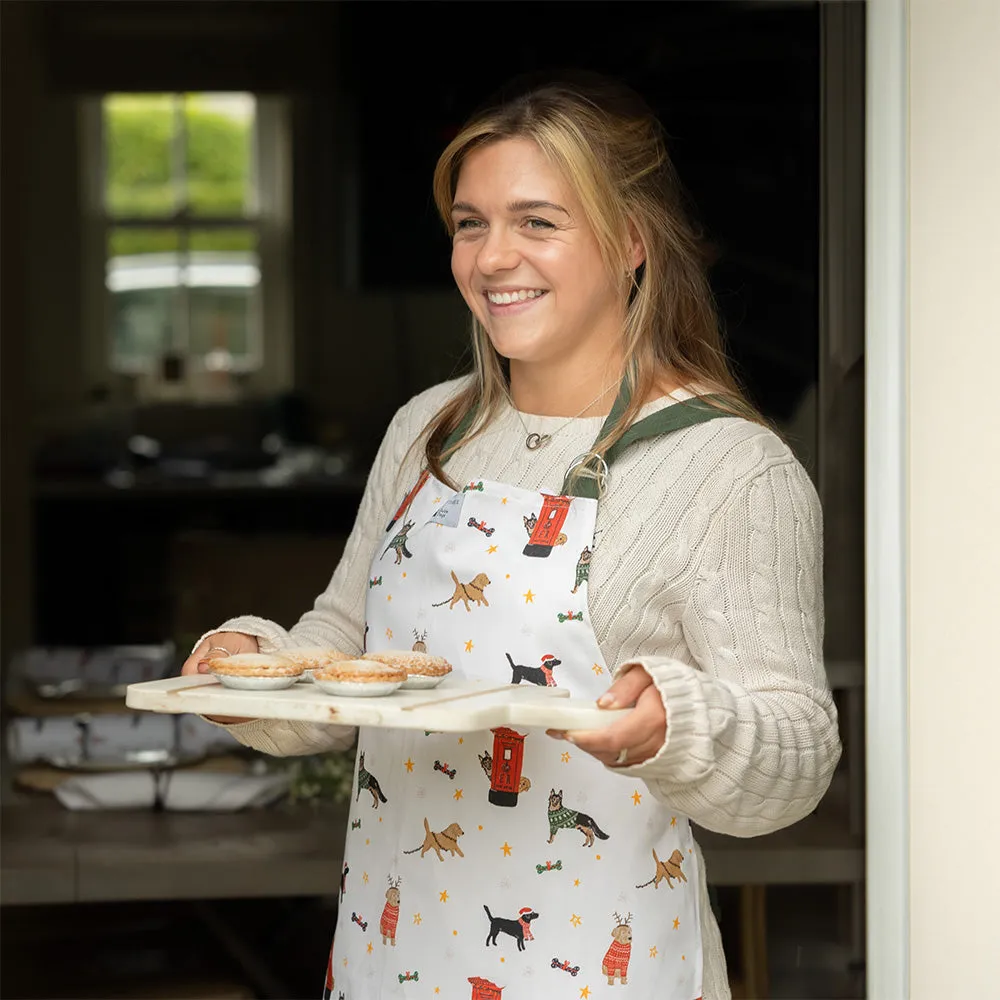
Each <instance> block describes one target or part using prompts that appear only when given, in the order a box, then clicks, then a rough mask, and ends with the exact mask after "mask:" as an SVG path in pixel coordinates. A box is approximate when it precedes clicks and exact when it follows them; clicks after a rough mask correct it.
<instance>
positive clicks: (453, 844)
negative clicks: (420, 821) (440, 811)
mask: <svg viewBox="0 0 1000 1000" xmlns="http://www.w3.org/2000/svg"><path fill="white" fill-rule="evenodd" d="M464 835H465V831H464V830H463V829H462V828H461V827H460V826H459V825H458V824H457V823H449V824H448V825H447V826H446V827H445V828H444V829H443V830H440V831H438V832H437V833H434V832H433V831H432V830H431V826H430V823H428V822H427V817H426V816H425V817H424V842H423V843H422V844H421V845H420V846H419V847H414V848H413V850H412V851H403V853H404V854H416V853H417V851H420V857H423V856H424V855H425V854H426V853H427V852H428V851H433V852H434V853H435V854H436V855H437V858H438V861H444V855H442V853H441V852H442V851H448V852H450V853H451V856H452V857H454V856H455V855H456V854H457V855H458V856H459V857H460V858H464V857H465V855H464V854H463V853H462V848H461V847H459V846H458V838H459V837H462V836H464Z"/></svg>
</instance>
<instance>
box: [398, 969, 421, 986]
mask: <svg viewBox="0 0 1000 1000" xmlns="http://www.w3.org/2000/svg"><path fill="white" fill-rule="evenodd" d="M399 981H400V982H401V983H410V982H413V983H417V982H419V981H420V973H419V972H410V970H409V969H407V970H406V975H405V976H404V975H403V973H402V972H401V973H400V974H399Z"/></svg>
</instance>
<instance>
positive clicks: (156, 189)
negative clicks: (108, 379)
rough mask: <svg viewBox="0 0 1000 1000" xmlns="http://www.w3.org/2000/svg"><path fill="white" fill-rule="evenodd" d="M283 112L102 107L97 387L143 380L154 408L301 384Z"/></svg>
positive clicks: (93, 278) (94, 245)
mask: <svg viewBox="0 0 1000 1000" xmlns="http://www.w3.org/2000/svg"><path fill="white" fill-rule="evenodd" d="M283 110H284V109H283V105H282V104H281V102H279V101H276V100H274V99H262V98H258V97H256V96H255V95H253V94H248V93H232V92H231V93H170V94H106V95H104V96H103V97H101V98H100V99H99V100H98V101H94V102H89V107H88V108H87V109H86V112H85V114H84V127H85V138H86V140H87V147H88V148H87V155H85V158H84V159H85V161H86V163H87V165H88V168H89V184H88V187H89V193H90V197H89V203H90V207H91V212H90V218H91V225H90V226H89V227H88V232H89V237H88V239H89V247H88V248H87V249H88V252H87V253H86V254H85V256H86V258H87V262H88V263H87V269H88V274H87V276H86V278H85V290H86V291H89V293H90V297H91V299H92V300H93V306H94V308H93V309H91V310H89V312H90V313H92V317H91V325H92V327H93V328H94V333H95V340H96V342H97V344H98V345H99V347H98V348H95V350H94V352H93V355H94V359H95V362H96V364H95V369H97V370H95V372H94V374H95V376H98V377H99V372H101V371H103V372H104V373H105V374H108V373H118V374H120V375H125V376H134V377H135V378H136V382H137V384H138V385H139V386H140V393H139V395H143V396H148V395H153V396H163V395H172V396H175V397H176V396H182V397H183V396H207V397H218V396H226V395H232V394H233V392H235V391H236V389H237V388H238V387H239V386H240V385H244V384H247V382H248V381H250V380H252V379H254V377H256V381H257V383H258V384H259V385H260V387H261V388H272V389H273V388H281V387H284V385H286V384H287V382H288V381H289V375H290V372H289V369H290V361H289V359H290V356H291V349H290V344H289V343H288V341H289V328H290V323H289V316H288V313H289V310H288V308H287V303H288V298H289V297H288V288H287V286H288V281H287V275H286V270H287V261H288V252H287V247H288V229H289V226H288V215H289V212H288V207H289V205H288V203H289V201H290V198H289V195H288V192H287V190H286V188H287V178H288V174H289V170H288V164H287V162H285V161H286V160H287V155H286V153H285V151H286V150H287V148H288V143H287V142H286V141H283V139H284V133H285V128H284V125H285V121H284V119H285V117H286V116H285V115H284V114H283ZM99 271H100V272H101V273H100V276H99Z"/></svg>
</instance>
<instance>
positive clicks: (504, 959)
mask: <svg viewBox="0 0 1000 1000" xmlns="http://www.w3.org/2000/svg"><path fill="white" fill-rule="evenodd" d="M506 961H507V959H506V958H504V957H503V955H501V956H500V964H501V965H503V963H504V962H506Z"/></svg>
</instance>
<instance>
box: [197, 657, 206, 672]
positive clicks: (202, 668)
mask: <svg viewBox="0 0 1000 1000" xmlns="http://www.w3.org/2000/svg"><path fill="white" fill-rule="evenodd" d="M198 673H199V674H207V673H208V664H207V663H206V662H205V661H204V660H202V661H201V662H200V663H199V664H198Z"/></svg>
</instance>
